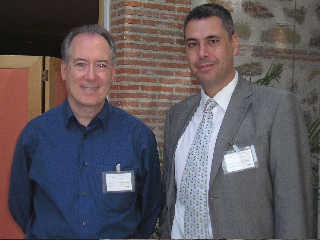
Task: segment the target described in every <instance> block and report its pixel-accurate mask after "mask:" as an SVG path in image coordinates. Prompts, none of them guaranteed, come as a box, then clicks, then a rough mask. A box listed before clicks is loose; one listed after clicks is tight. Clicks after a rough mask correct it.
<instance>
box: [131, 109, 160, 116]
mask: <svg viewBox="0 0 320 240" xmlns="http://www.w3.org/2000/svg"><path fill="white" fill-rule="evenodd" d="M125 111H126V112H127V113H130V114H132V115H156V110H135V109H126V110H125Z"/></svg>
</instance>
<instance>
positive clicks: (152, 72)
mask: <svg viewBox="0 0 320 240" xmlns="http://www.w3.org/2000/svg"><path fill="white" fill-rule="evenodd" d="M141 74H146V75H156V76H173V75H174V71H166V70H157V69H141Z"/></svg>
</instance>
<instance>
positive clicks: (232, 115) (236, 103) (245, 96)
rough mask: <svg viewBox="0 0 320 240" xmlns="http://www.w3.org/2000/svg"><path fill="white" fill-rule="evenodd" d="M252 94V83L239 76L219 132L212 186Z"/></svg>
mask: <svg viewBox="0 0 320 240" xmlns="http://www.w3.org/2000/svg"><path fill="white" fill-rule="evenodd" d="M251 95H252V90H251V87H250V84H249V83H248V82H247V81H246V80H245V79H243V78H242V77H241V76H239V80H238V83H237V86H236V88H235V90H234V92H233V94H232V97H231V99H230V102H229V105H228V108H227V111H226V113H225V116H224V118H223V121H222V124H221V127H220V130H219V133H218V137H217V141H216V145H215V149H214V154H213V160H212V167H211V173H210V187H211V185H212V183H213V180H214V178H215V176H216V174H217V172H218V170H219V168H220V167H221V163H222V161H223V157H224V155H225V152H226V151H227V148H228V144H229V143H228V141H229V140H232V139H233V137H234V135H235V134H236V132H237V130H238V128H239V126H240V124H241V122H242V119H243V117H244V115H245V113H246V111H247V109H248V107H249V105H250V103H251V98H250V96H251Z"/></svg>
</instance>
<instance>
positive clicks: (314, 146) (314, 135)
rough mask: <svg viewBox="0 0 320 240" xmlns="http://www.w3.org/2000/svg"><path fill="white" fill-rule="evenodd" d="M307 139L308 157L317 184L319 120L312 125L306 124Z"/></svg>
mask: <svg viewBox="0 0 320 240" xmlns="http://www.w3.org/2000/svg"><path fill="white" fill-rule="evenodd" d="M307 127H308V137H309V145H310V155H311V164H312V173H313V176H314V178H315V180H316V182H319V164H318V162H319V160H320V158H319V154H320V145H319V144H320V118H318V119H317V120H315V121H314V122H312V123H309V124H307Z"/></svg>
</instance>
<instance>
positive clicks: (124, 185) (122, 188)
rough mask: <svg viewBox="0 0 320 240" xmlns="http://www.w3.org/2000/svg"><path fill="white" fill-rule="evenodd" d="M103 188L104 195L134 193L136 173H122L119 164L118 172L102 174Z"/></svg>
mask: <svg viewBox="0 0 320 240" xmlns="http://www.w3.org/2000/svg"><path fill="white" fill-rule="evenodd" d="M118 167H119V168H118ZM102 186H103V193H107V192H134V171H133V170H132V171H120V165H119V164H118V165H117V171H115V172H103V173H102Z"/></svg>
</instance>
